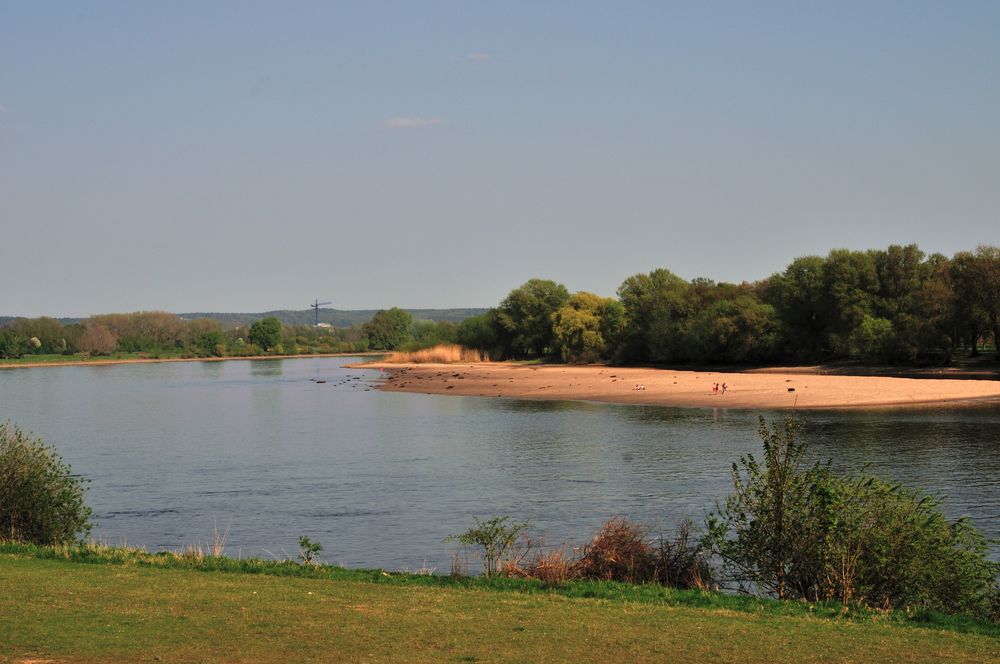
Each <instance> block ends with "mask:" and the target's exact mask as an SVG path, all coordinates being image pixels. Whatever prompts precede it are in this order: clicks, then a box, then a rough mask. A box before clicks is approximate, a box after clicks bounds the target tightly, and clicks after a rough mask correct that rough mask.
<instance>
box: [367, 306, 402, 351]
mask: <svg viewBox="0 0 1000 664" xmlns="http://www.w3.org/2000/svg"><path fill="white" fill-rule="evenodd" d="M412 325H413V316H411V315H410V314H409V312H406V311H403V310H402V309H399V308H397V307H393V308H392V309H389V310H382V311H377V312H375V315H374V316H372V319H371V320H370V321H369V322H367V323H365V325H364V330H363V334H364V336H365V338H366V339H368V347H369V348H371V349H372V350H395V349H396V348H399V347H400V346H402V345H403V344H405V343H406V342H407V341H409V340H410V327H411V326H412Z"/></svg>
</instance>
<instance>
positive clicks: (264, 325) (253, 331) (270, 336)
mask: <svg viewBox="0 0 1000 664" xmlns="http://www.w3.org/2000/svg"><path fill="white" fill-rule="evenodd" d="M247 339H249V340H250V343H253V344H256V345H257V346H260V347H261V348H263V349H264V350H265V351H270V350H272V349H274V348H277V347H278V345H280V344H281V321H279V320H278V319H277V318H275V317H274V316H268V317H267V318H264V319H261V320H259V321H257V322H256V323H254V324H253V325H251V326H250V331H249V332H248V333H247Z"/></svg>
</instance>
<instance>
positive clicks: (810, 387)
mask: <svg viewBox="0 0 1000 664" xmlns="http://www.w3.org/2000/svg"><path fill="white" fill-rule="evenodd" d="M347 366H348V368H353V369H380V370H382V371H383V372H385V373H387V374H388V377H387V378H386V379H385V380H383V381H381V383H380V384H379V386H378V389H380V390H382V391H385V392H412V393H422V394H435V395H444V396H452V395H453V396H475V397H486V398H505V399H530V400H543V401H590V402H600V403H620V404H632V405H653V406H668V407H686V408H713V409H717V408H725V409H767V410H844V409H883V408H901V407H911V408H921V409H924V408H933V407H936V406H949V407H961V406H976V405H985V404H990V403H998V404H1000V380H998V379H997V378H990V379H978V378H956V377H937V376H934V375H929V376H928V375H924V376H921V377H900V376H898V375H892V371H891V370H887V371H886V374H887V375H837V374H827V373H823V369H822V367H773V368H770V367H769V368H754V369H745V370H740V369H725V370H705V369H701V370H690V369H672V368H649V367H611V366H606V365H566V364H518V363H507V362H497V363H488V362H487V363H464V364H462V363H458V364H396V363H390V362H380V361H375V362H358V363H353V364H349V365H347ZM716 383H717V384H719V386H720V389H719V392H718V393H716V392H714V391H713V389H712V386H713V384H716ZM723 384H725V385H726V391H725V394H723V393H722V389H721V386H722V385H723Z"/></svg>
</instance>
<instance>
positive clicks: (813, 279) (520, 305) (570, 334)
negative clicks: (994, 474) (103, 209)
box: [0, 245, 1000, 364]
mask: <svg viewBox="0 0 1000 664" xmlns="http://www.w3.org/2000/svg"><path fill="white" fill-rule="evenodd" d="M998 339H1000V248H998V247H993V246H980V247H978V248H977V249H976V250H974V251H963V252H959V253H957V254H955V255H954V256H952V257H951V258H948V257H946V256H944V255H942V254H930V255H927V254H925V253H924V252H922V251H921V250H920V249H919V248H918V247H917V246H916V245H908V246H905V247H904V246H898V245H893V246H890V247H889V248H887V249H884V250H881V249H880V250H870V251H850V250H846V249H837V250H834V251H831V252H830V253H829V254H828V255H827V256H826V257H820V256H805V257H802V258H797V259H795V260H794V261H792V263H791V264H790V265H789V266H788V267H786V268H785V270H784V271H783V272H779V273H776V274H774V275H772V276H771V277H769V278H767V279H764V280H762V281H756V282H743V283H741V284H729V283H716V282H714V281H711V280H709V279H694V280H691V281H686V280H684V279H682V278H680V277H678V276H677V275H675V274H673V273H672V272H670V271H668V270H665V269H658V270H653V271H652V272H650V273H649V274H637V275H634V276H631V277H629V278H628V279H626V280H625V281H624V282H623V283H622V285H621V286H620V287H619V288H618V297H615V298H611V297H601V296H599V295H595V294H593V293H587V292H577V293H573V294H571V293H570V292H569V291H568V290H567V288H566V287H565V286H563V285H562V284H559V283H556V282H554V281H549V280H543V279H531V280H530V281H528V282H527V283H525V284H523V285H522V286H519V287H518V288H515V289H514V290H512V291H511V292H510V294H509V295H507V297H506V298H505V299H504V300H503V301H502V302H501V303H500V304H499V305H497V306H496V307H494V308H492V309H490V310H489V311H487V313H485V314H483V315H480V316H475V317H472V318H467V319H465V320H464V321H462V322H461V323H460V324H458V325H456V324H454V323H451V322H447V321H441V322H434V321H427V320H414V319H413V317H412V316H411V314H410V313H408V312H406V311H404V310H402V309H398V308H393V309H389V310H383V311H379V312H377V313H375V315H374V317H373V318H372V320H370V321H369V322H367V323H364V324H362V325H354V326H352V327H349V328H330V327H312V326H307V325H284V324H282V323H281V322H280V321H279V320H278V319H277V318H273V317H271V318H265V319H263V320H259V321H256V322H254V323H253V324H251V325H241V326H236V327H228V328H227V327H224V326H223V325H222V324H221V323H219V322H218V321H216V320H213V319H211V318H197V319H193V320H184V319H182V318H180V317H178V316H176V315H174V314H170V313H166V312H162V311H152V312H149V311H142V312H135V313H128V314H104V315H99V316H91V317H90V318H88V319H86V320H84V321H82V322H79V323H72V324H67V325H63V324H61V323H60V322H59V321H57V320H55V319H53V318H47V317H42V318H30V319H29V318H19V319H15V320H14V321H12V322H11V323H9V324H8V325H6V326H4V327H0V359H8V358H19V357H22V356H33V355H70V356H71V355H76V354H79V353H84V354H88V355H91V356H98V355H111V354H114V353H138V354H141V355H145V356H149V357H211V356H216V357H225V356H256V355H268V354H271V355H298V354H307V353H337V352H344V353H351V352H363V351H369V350H372V351H391V350H409V351H412V350H419V349H421V348H427V347H430V346H434V345H437V344H451V343H459V344H461V345H463V346H466V347H469V348H473V349H476V350H479V351H482V352H484V353H486V354H487V355H488V356H489V357H490V358H492V359H494V360H505V359H559V360H563V361H566V362H598V361H602V362H612V363H620V364H639V363H652V364H657V363H661V364H675V363H685V362H696V363H765V362H785V361H802V360H809V361H823V360H838V359H851V360H861V361H869V362H878V363H911V362H921V363H946V362H948V361H950V360H951V359H952V357H953V356H954V355H955V354H956V353H966V354H969V355H972V356H977V355H979V354H980V352H981V350H983V349H984V348H985V347H986V345H987V344H990V343H991V344H992V346H993V348H994V349H996V348H997V347H998V346H1000V344H998Z"/></svg>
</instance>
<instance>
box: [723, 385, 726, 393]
mask: <svg viewBox="0 0 1000 664" xmlns="http://www.w3.org/2000/svg"><path fill="white" fill-rule="evenodd" d="M722 393H723V394H725V393H726V384H725V383H723V384H722Z"/></svg>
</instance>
